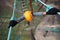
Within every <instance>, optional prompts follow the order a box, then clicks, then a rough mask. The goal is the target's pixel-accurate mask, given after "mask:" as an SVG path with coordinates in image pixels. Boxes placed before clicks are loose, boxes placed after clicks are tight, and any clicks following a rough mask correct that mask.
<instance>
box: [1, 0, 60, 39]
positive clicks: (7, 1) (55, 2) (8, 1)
mask: <svg viewBox="0 0 60 40" xmlns="http://www.w3.org/2000/svg"><path fill="white" fill-rule="evenodd" d="M23 1H24V2H25V3H26V4H25V5H26V8H27V9H28V10H30V7H29V0H23ZM42 1H43V2H45V1H46V0H42ZM13 3H14V0H0V40H7V35H8V30H9V29H8V24H9V22H10V18H11V16H12V11H13ZM45 3H46V4H50V5H52V6H54V7H56V8H58V9H60V0H47V1H46V2H45ZM32 4H33V12H39V11H45V9H44V8H45V7H44V6H43V7H42V8H41V5H42V4H41V3H39V2H35V0H32ZM22 10H24V9H23V8H22V0H16V10H15V18H16V19H17V18H19V17H20V16H22V15H23V11H22ZM43 18H44V16H39V17H34V19H33V21H32V22H33V23H32V24H33V26H34V27H37V25H38V24H39V23H40V22H41V20H42V19H43ZM57 18H58V20H60V19H59V18H60V16H58V17H57ZM59 23H60V22H59ZM26 25H27V22H26V21H25V20H23V21H22V22H20V23H19V24H18V25H16V26H15V27H14V28H13V29H12V32H11V38H10V40H31V33H30V30H28V31H26V30H24V29H26V28H29V27H32V25H31V26H27V27H26ZM34 31H35V29H34ZM34 31H33V32H34Z"/></svg>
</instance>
